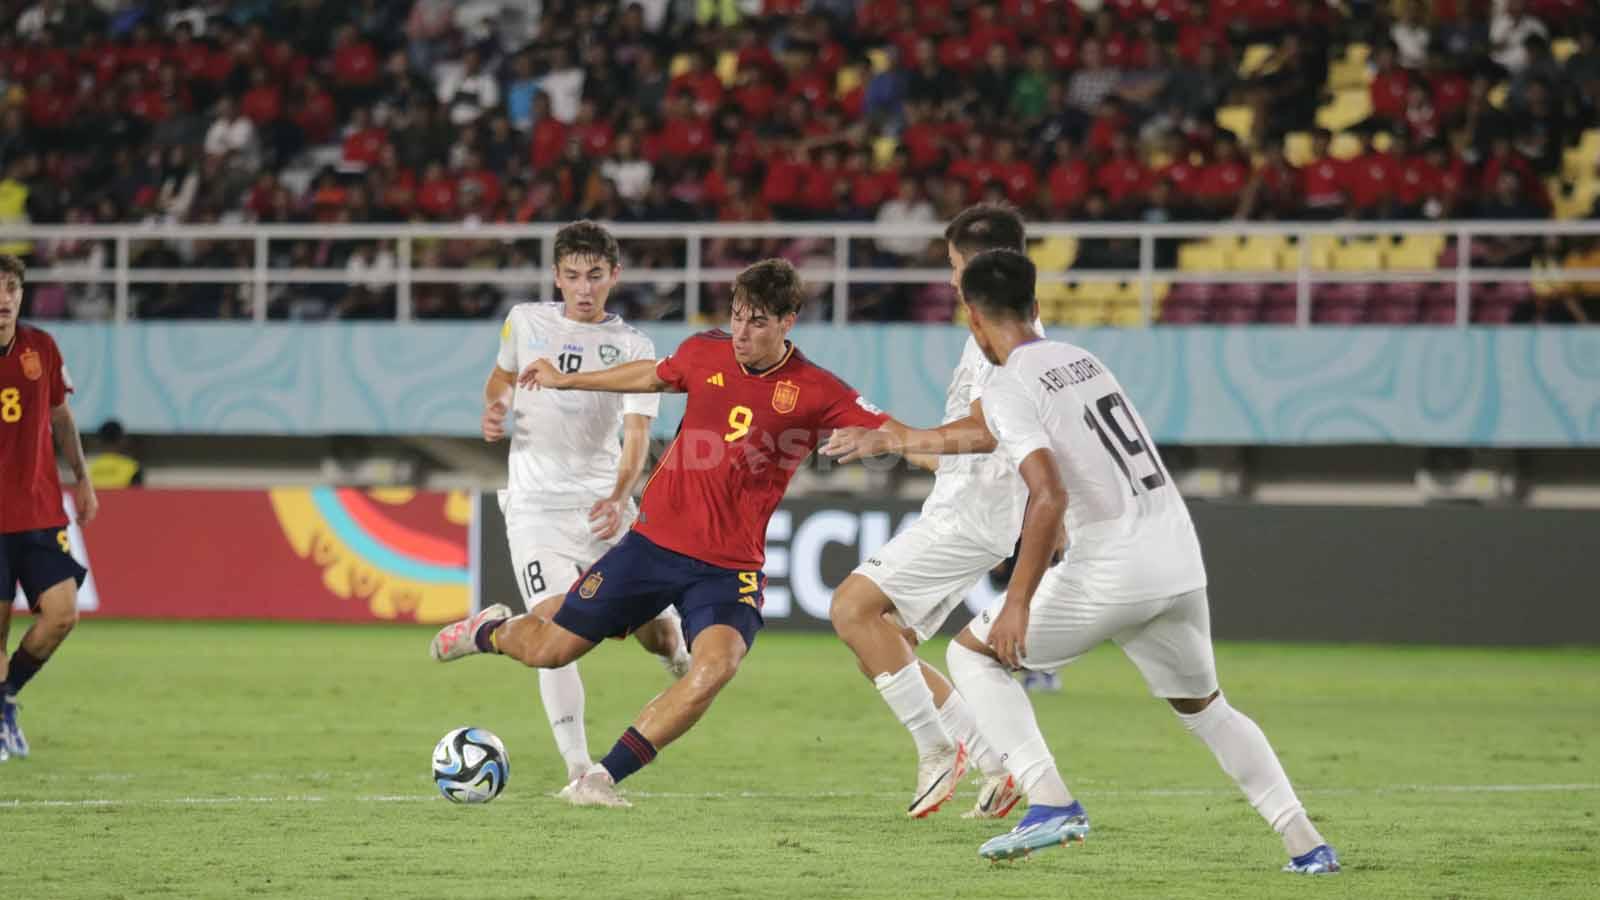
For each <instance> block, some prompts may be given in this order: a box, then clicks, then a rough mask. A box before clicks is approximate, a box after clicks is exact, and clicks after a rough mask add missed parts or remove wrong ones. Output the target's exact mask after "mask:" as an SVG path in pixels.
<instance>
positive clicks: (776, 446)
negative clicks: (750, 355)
mask: <svg viewBox="0 0 1600 900" xmlns="http://www.w3.org/2000/svg"><path fill="white" fill-rule="evenodd" d="M656 374H657V376H659V377H660V378H661V380H662V381H665V382H667V383H668V384H670V385H672V386H673V387H674V388H677V389H678V390H679V391H682V392H684V393H686V394H688V395H689V403H688V407H687V408H686V409H685V410H684V414H683V423H682V424H681V425H679V426H678V436H677V437H676V438H674V439H673V441H672V446H670V447H668V448H667V452H666V455H664V456H662V457H661V463H660V465H658V466H656V471H655V474H653V475H651V476H650V481H649V482H648V483H646V484H645V489H644V497H643V498H642V499H641V500H640V503H639V521H638V524H637V525H635V526H634V527H635V528H636V529H637V530H638V532H639V533H640V534H642V535H644V536H645V537H647V538H649V539H650V541H651V542H652V543H654V544H657V545H658V546H661V547H665V548H667V549H668V550H671V551H673V552H675V553H682V554H683V555H685V556H689V557H693V558H694V559H698V560H700V561H702V562H708V563H710V564H712V565H714V566H721V567H723V568H726V569H742V570H750V569H760V568H761V565H762V563H763V561H765V559H766V543H767V520H768V519H770V518H771V517H772V511H773V510H775V509H777V508H778V501H779V500H781V499H783V492H784V489H785V488H787V487H788V486H789V478H790V477H791V476H793V475H794V471H795V469H797V468H799V467H800V463H801V462H803V461H804V460H805V458H806V457H807V456H810V455H811V451H812V450H813V449H814V448H815V447H816V446H817V443H818V442H819V440H820V439H821V436H822V433H823V432H825V431H830V430H832V429H834V428H843V427H846V426H849V425H859V426H862V427H865V428H877V427H878V426H879V425H882V424H883V423H884V422H886V421H888V418H889V417H888V416H886V415H884V414H883V413H881V412H879V411H878V410H877V409H875V408H873V407H872V405H871V404H869V403H867V402H866V401H865V400H864V399H862V397H861V395H860V394H858V393H856V392H855V390H853V389H852V388H851V387H850V386H849V385H847V384H845V383H844V382H843V381H840V380H839V379H838V378H837V377H836V376H835V375H834V374H833V373H832V372H829V371H828V370H827V369H823V368H821V367H819V366H816V365H813V364H812V363H811V362H810V361H809V360H807V359H806V358H805V355H804V354H802V353H801V352H800V351H799V350H798V349H796V348H795V347H793V346H792V345H791V346H790V348H789V354H788V355H787V356H785V357H784V358H783V361H782V362H780V363H778V364H777V365H775V366H773V367H772V368H770V369H768V370H766V371H765V372H762V373H760V374H755V373H752V372H750V371H748V370H746V369H745V368H744V367H743V366H741V365H740V364H739V362H738V361H737V360H735V359H734V357H733V338H732V336H731V335H729V334H727V333H726V332H723V331H705V332H701V333H700V334H697V335H694V336H693V337H690V338H689V339H688V340H686V341H684V342H683V343H682V344H680V345H679V346H678V349H677V351H676V352H675V353H673V354H672V355H671V356H669V357H667V358H666V359H663V360H661V362H659V363H657V364H656Z"/></svg>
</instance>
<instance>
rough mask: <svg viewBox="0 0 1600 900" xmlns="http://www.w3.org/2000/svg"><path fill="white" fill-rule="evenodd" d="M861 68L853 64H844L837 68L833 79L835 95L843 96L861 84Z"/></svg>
mask: <svg viewBox="0 0 1600 900" xmlns="http://www.w3.org/2000/svg"><path fill="white" fill-rule="evenodd" d="M861 81H862V76H861V70H860V69H858V68H856V67H855V66H844V67H842V68H840V69H839V74H838V75H837V76H835V77H834V79H833V92H834V95H835V96H839V97H843V96H844V95H845V94H848V93H850V92H851V91H853V90H855V89H856V88H858V87H860V86H861Z"/></svg>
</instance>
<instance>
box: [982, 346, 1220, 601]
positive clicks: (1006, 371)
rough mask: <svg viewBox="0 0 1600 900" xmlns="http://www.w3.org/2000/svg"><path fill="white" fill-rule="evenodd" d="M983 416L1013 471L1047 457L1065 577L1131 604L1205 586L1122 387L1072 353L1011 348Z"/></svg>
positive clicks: (1186, 523) (1195, 551)
mask: <svg viewBox="0 0 1600 900" xmlns="http://www.w3.org/2000/svg"><path fill="white" fill-rule="evenodd" d="M983 413H984V418H985V419H986V420H987V421H988V425H989V430H990V431H991V432H993V433H994V435H995V437H996V438H997V440H998V441H999V444H1000V446H999V451H998V452H1000V453H1003V454H1005V456H1006V458H1007V459H1009V460H1010V462H1011V464H1012V465H1013V466H1018V465H1021V463H1022V461H1023V460H1024V459H1025V458H1027V456H1028V455H1029V454H1031V453H1033V452H1034V451H1036V450H1040V449H1045V450H1049V451H1050V453H1051V455H1052V456H1053V457H1054V458H1055V463H1056V466H1057V468H1058V469H1059V470H1060V472H1061V479H1062V482H1063V483H1064V484H1065V485H1066V489H1067V514H1066V528H1067V540H1068V542H1069V544H1068V552H1067V564H1066V565H1067V573H1066V574H1067V575H1068V577H1071V578H1074V579H1076V580H1078V581H1080V582H1081V583H1082V585H1083V587H1084V588H1086V589H1087V590H1088V591H1090V592H1091V593H1092V594H1093V595H1094V596H1096V597H1097V598H1099V599H1100V600H1101V601H1102V602H1110V603H1138V602H1142V601H1144V600H1149V599H1153V598H1157V597H1170V596H1174V595H1177V594H1182V593H1185V592H1187V591H1192V590H1196V589H1199V588H1202V587H1205V584H1206V573H1205V564H1204V562H1203V561H1202V559H1201V556H1200V541H1199V539H1198V538H1197V537H1196V536H1195V531H1194V523H1193V522H1192V521H1190V519H1189V509H1188V507H1187V506H1186V505H1185V504H1184V502H1183V497H1182V496H1181V495H1180V494H1179V493H1178V489H1177V486H1176V485H1174V484H1173V483H1172V479H1171V478H1170V477H1169V476H1168V474H1167V470H1166V467H1165V466H1164V465H1163V464H1162V462H1161V454H1160V453H1159V452H1158V451H1157V450H1156V446H1155V443H1154V442H1153V441H1151V440H1150V432H1149V430H1148V429H1146V428H1145V425H1144V421H1143V420H1142V419H1141V418H1140V417H1139V413H1138V411H1137V410H1135V409H1134V408H1133V404H1132V403H1131V402H1130V401H1129V400H1128V397H1127V394H1126V393H1125V392H1124V391H1123V389H1122V385H1121V384H1120V383H1118V381H1117V379H1116V376H1114V375H1112V374H1111V371H1110V370H1109V369H1107V368H1106V366H1105V364H1104V363H1102V362H1101V361H1100V360H1099V359H1096V358H1095V356H1094V355H1093V354H1091V353H1089V352H1088V351H1087V350H1084V349H1083V348H1081V347H1075V346H1073V345H1071V344H1066V343H1061V342H1059V341H1045V340H1040V341H1034V342H1031V343H1027V344H1023V345H1021V346H1019V347H1017V348H1016V349H1014V350H1012V352H1011V356H1010V357H1009V358H1008V359H1007V360H1006V364H1005V365H1004V366H1002V367H1001V368H1000V369H999V370H998V371H996V372H995V373H994V375H993V376H991V377H990V379H989V382H988V384H987V385H986V386H985V388H984V392H983Z"/></svg>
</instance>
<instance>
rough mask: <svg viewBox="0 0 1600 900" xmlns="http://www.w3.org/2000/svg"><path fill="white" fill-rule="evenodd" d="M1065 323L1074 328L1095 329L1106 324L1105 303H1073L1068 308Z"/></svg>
mask: <svg viewBox="0 0 1600 900" xmlns="http://www.w3.org/2000/svg"><path fill="white" fill-rule="evenodd" d="M1065 322H1066V324H1067V325H1069V326H1071V327H1073V328H1094V327H1096V326H1099V325H1104V324H1105V322H1106V308H1105V304H1103V303H1073V304H1070V305H1068V306H1067V308H1066V317H1065Z"/></svg>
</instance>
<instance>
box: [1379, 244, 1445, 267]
mask: <svg viewBox="0 0 1600 900" xmlns="http://www.w3.org/2000/svg"><path fill="white" fill-rule="evenodd" d="M1383 264H1384V268H1386V269H1406V270H1418V271H1431V270H1432V269H1435V268H1437V267H1438V265H1439V250H1438V248H1436V247H1432V246H1429V245H1428V244H1423V243H1410V244H1406V243H1400V244H1396V245H1394V246H1393V247H1390V248H1388V249H1387V250H1385V251H1384V253H1383Z"/></svg>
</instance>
